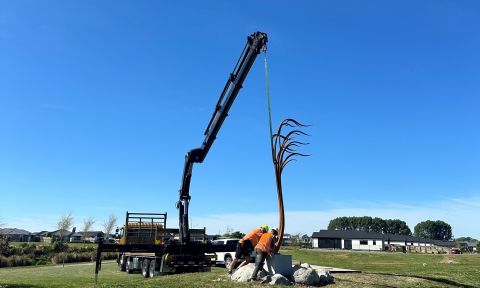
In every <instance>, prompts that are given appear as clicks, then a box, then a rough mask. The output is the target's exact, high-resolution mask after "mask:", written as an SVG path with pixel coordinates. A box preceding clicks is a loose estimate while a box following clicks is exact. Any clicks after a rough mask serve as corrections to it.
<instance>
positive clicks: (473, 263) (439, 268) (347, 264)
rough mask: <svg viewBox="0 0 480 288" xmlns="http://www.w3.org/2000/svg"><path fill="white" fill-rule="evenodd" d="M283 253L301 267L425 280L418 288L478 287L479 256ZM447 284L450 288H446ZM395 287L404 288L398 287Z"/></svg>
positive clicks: (290, 251) (326, 252)
mask: <svg viewBox="0 0 480 288" xmlns="http://www.w3.org/2000/svg"><path fill="white" fill-rule="evenodd" d="M282 252H283V253H284V254H290V255H292V257H293V259H294V260H297V261H301V262H304V263H305V262H307V263H310V264H316V265H321V266H330V267H339V268H348V269H355V270H360V271H362V272H363V273H364V274H365V273H366V274H369V275H372V274H376V275H387V276H388V275H390V276H392V275H395V276H409V277H408V278H409V279H410V280H411V279H422V280H428V281H426V283H424V284H422V285H425V286H419V287H436V286H435V285H437V284H436V283H440V284H441V285H440V286H439V287H469V286H470V287H480V255H478V254H462V255H446V254H421V253H418V254H417V253H410V254H403V253H383V252H341V251H322V250H306V249H302V250H297V249H283V251H282ZM338 275H340V274H338ZM372 277H373V276H372ZM337 278H338V277H337ZM404 278H405V279H407V278H406V277H404ZM427 282H431V283H427ZM447 284H448V285H450V286H446V285H447ZM429 285H432V286H429ZM394 287H403V286H401V285H400V284H397V285H396V286H394ZM405 287H410V286H405Z"/></svg>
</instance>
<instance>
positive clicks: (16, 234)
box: [0, 228, 32, 242]
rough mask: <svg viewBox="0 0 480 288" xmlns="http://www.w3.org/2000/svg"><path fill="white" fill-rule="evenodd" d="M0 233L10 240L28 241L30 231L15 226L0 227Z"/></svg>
mask: <svg viewBox="0 0 480 288" xmlns="http://www.w3.org/2000/svg"><path fill="white" fill-rule="evenodd" d="M0 234H3V235H6V236H7V237H8V240H9V241H11V242H28V241H30V234H32V233H30V232H28V231H27V230H23V229H17V228H3V229H0Z"/></svg>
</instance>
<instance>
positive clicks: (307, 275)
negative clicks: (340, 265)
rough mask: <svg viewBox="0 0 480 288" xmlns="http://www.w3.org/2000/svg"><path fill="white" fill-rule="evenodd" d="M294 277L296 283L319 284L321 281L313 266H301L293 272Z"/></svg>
mask: <svg viewBox="0 0 480 288" xmlns="http://www.w3.org/2000/svg"><path fill="white" fill-rule="evenodd" d="M293 279H294V280H295V283H298V284H303V285H318V284H319V283H320V277H319V276H318V274H317V271H315V270H314V269H312V268H303V267H302V268H300V269H298V270H297V271H295V272H294V273H293Z"/></svg>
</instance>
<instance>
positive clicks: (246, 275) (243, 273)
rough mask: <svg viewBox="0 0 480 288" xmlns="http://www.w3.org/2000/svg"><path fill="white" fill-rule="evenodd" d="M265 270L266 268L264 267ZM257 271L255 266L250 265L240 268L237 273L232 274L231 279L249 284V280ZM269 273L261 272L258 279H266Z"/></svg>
mask: <svg viewBox="0 0 480 288" xmlns="http://www.w3.org/2000/svg"><path fill="white" fill-rule="evenodd" d="M264 268H265V267H264ZM254 269H255V264H253V263H249V264H247V265H245V266H243V267H240V268H238V269H237V270H236V271H235V273H233V274H232V276H231V277H230V279H232V280H233V281H237V282H247V281H248V279H250V278H251V277H252V274H253V270H254ZM266 275H267V273H266V272H265V271H263V270H260V271H259V272H258V274H257V277H258V278H262V277H265V276H266Z"/></svg>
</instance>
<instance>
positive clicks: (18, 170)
mask: <svg viewBox="0 0 480 288" xmlns="http://www.w3.org/2000/svg"><path fill="white" fill-rule="evenodd" d="M289 2H290V1H275V2H273V1H241V2H238V1H237V2H232V1H201V2H198V1H192V2H184V1H174V2H172V3H167V2H166V1H121V2H119V1H66V2H65V1H0V195H1V198H0V219H1V221H2V222H3V223H5V224H6V227H17V228H24V229H27V230H30V231H37V230H53V229H54V228H55V223H56V221H57V220H58V219H59V217H60V216H61V215H63V214H66V213H68V212H70V211H71V212H72V214H73V216H74V217H75V224H76V226H77V227H78V229H81V226H82V224H81V223H82V220H83V219H84V218H86V217H89V216H91V217H94V218H95V219H96V220H97V226H98V227H100V225H101V223H102V222H103V221H104V220H105V219H106V218H107V217H108V215H109V214H114V215H116V216H117V217H119V219H123V217H124V213H125V211H126V210H129V211H136V212H140V211H148V212H165V211H166V212H168V213H169V226H173V227H174V226H176V225H177V223H176V218H177V210H176V209H175V207H174V205H175V202H176V201H177V199H178V189H179V186H180V180H181V174H182V169H183V161H184V155H185V153H186V152H187V151H188V150H190V149H192V148H195V147H198V146H200V145H201V142H202V141H203V131H204V130H205V128H206V125H207V124H208V121H209V120H210V116H211V113H212V111H213V108H214V105H215V103H216V101H217V99H218V96H219V94H220V92H221V89H222V88H223V85H224V84H225V81H226V79H227V76H228V74H229V73H230V72H231V70H232V69H233V66H234V65H235V63H236V60H237V59H238V57H239V56H240V52H241V51H242V49H243V46H244V44H245V42H246V37H247V36H248V35H249V34H251V33H252V32H254V31H263V32H266V33H268V35H269V45H268V49H269V50H268V60H269V68H270V85H271V95H272V113H273V120H274V126H277V125H278V123H279V122H280V121H281V120H282V119H284V118H286V117H293V118H295V119H297V120H299V121H301V122H304V123H307V124H311V125H313V126H312V127H310V128H309V129H308V132H309V133H310V134H311V135H312V136H311V137H309V138H308V141H309V142H310V143H311V144H310V145H309V146H307V147H305V148H303V150H302V151H304V152H308V153H311V154H312V156H311V157H309V158H302V159H299V161H298V162H296V163H293V164H292V165H291V166H289V167H287V169H286V170H285V172H284V179H283V181H284V194H285V207H286V210H287V212H288V213H287V225H286V231H287V232H290V233H296V232H303V233H308V234H311V233H312V232H313V231H317V230H319V229H321V228H326V225H327V224H328V221H329V220H330V219H331V218H333V217H337V216H364V215H369V216H378V217H383V218H399V219H402V220H405V221H407V223H408V224H409V226H410V228H411V229H412V230H413V227H414V226H415V224H417V223H418V222H419V221H423V220H437V219H440V220H444V221H446V222H448V223H450V224H451V225H452V226H453V233H454V236H457V237H459V236H472V237H476V238H480V231H479V228H478V225H477V226H471V225H468V223H472V222H473V218H476V219H479V218H480V212H478V211H479V210H480V177H479V174H480V166H479V163H480V133H479V124H480V116H479V115H480V113H479V112H478V111H479V110H480V100H479V94H480V85H479V83H480V69H479V67H480V53H479V52H478V51H480V37H479V33H478V31H479V29H480V4H479V3H478V2H477V1H366V2H365V1H361V2H360V1H305V2H299V3H296V4H295V5H292V4H291V3H289ZM262 60H263V56H260V57H259V58H258V59H257V61H256V63H255V65H254V66H253V68H252V70H251V71H250V74H249V75H248V77H247V79H246V81H245V83H244V88H243V89H242V90H241V92H240V94H239V96H238V98H237V100H236V102H235V103H234V105H233V107H232V109H231V111H230V116H229V117H228V118H227V120H226V122H225V124H224V126H223V128H222V130H221V131H220V133H219V135H218V138H217V141H216V142H215V143H214V145H213V147H212V149H211V151H210V154H209V155H208V156H207V158H206V160H205V161H204V163H202V164H199V165H197V166H195V167H194V174H193V178H192V185H191V195H192V201H191V216H192V222H193V226H196V227H203V226H207V231H208V232H210V233H218V232H224V231H225V230H226V229H227V226H228V228H230V229H234V230H241V231H244V232H245V231H246V230H248V229H250V228H251V227H252V226H257V225H259V224H261V223H260V222H262V223H263V222H268V223H267V224H270V225H272V226H275V225H277V224H276V215H277V201H276V192H275V191H276V190H275V186H274V174H273V166H272V163H271V159H270V152H269V149H270V147H269V140H268V135H269V134H268V133H269V132H268V114H267V102H266V96H265V80H264V71H263V63H262ZM302 219H303V220H302ZM304 220H305V221H304Z"/></svg>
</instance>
